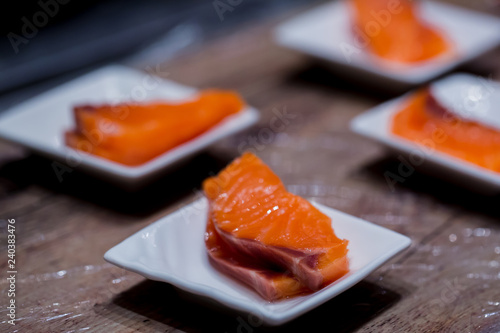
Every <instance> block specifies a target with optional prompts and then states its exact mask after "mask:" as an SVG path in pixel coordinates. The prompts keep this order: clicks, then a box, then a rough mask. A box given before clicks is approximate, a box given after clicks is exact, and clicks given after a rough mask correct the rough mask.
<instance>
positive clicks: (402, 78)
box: [273, 0, 500, 85]
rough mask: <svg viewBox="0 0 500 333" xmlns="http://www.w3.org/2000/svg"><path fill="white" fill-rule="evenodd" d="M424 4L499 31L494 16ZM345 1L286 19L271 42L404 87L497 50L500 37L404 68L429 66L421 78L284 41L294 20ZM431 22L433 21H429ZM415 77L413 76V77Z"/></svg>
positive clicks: (339, 7)
mask: <svg viewBox="0 0 500 333" xmlns="http://www.w3.org/2000/svg"><path fill="white" fill-rule="evenodd" d="M424 5H426V6H430V7H431V8H439V10H451V11H455V12H461V13H462V14H466V15H468V16H470V17H475V18H477V19H483V20H488V21H489V22H491V24H495V23H496V25H498V27H499V28H500V19H499V18H498V17H496V16H494V15H491V14H487V13H483V12H479V11H473V10H469V9H467V8H465V7H461V6H457V5H453V4H450V3H442V2H435V1H425V3H424ZM345 6H346V1H345V0H340V1H329V2H326V3H324V4H320V5H317V6H314V7H313V8H310V9H307V10H305V11H303V12H301V13H299V14H297V15H295V16H294V17H291V18H288V19H286V20H285V21H283V22H281V23H279V24H278V25H277V26H276V27H275V28H274V31H273V35H274V39H275V41H276V42H277V43H278V44H279V45H281V46H283V47H286V48H289V49H292V50H295V51H298V52H300V53H303V54H307V55H309V56H312V57H315V58H317V59H321V60H323V61H327V62H328V63H332V64H337V65H342V66H345V67H349V68H351V69H352V70H361V71H364V72H366V73H369V74H371V75H376V76H379V77H383V78H385V79H388V80H392V81H395V82H399V83H404V84H410V85H417V84H421V83H424V82H426V81H429V80H431V79H432V78H435V77H437V76H440V75H442V74H444V73H446V72H448V71H449V70H451V69H453V68H455V67H457V66H460V65H462V64H464V63H466V62H468V61H471V60H472V59H474V58H476V57H478V56H480V55H481V54H484V53H486V52H489V51H491V50H492V49H494V48H495V47H497V46H498V45H499V44H500V35H499V36H498V37H497V38H496V39H493V38H491V41H490V42H489V43H483V44H482V45H481V47H475V48H469V49H468V50H467V53H466V54H458V55H457V54H456V53H455V55H454V56H453V54H451V55H448V56H447V59H446V61H442V62H436V59H430V60H428V61H425V62H424V63H423V64H421V65H419V66H418V67H414V66H408V67H407V70H416V69H418V68H420V67H421V66H433V67H432V68H429V69H426V72H427V73H425V75H422V74H420V75H419V74H418V73H417V74H414V73H412V74H410V75H409V74H405V73H402V74H399V71H395V70H393V69H377V68H378V66H377V63H371V65H370V66H362V65H361V64H360V63H349V62H347V61H345V59H343V58H342V57H338V56H336V55H334V54H329V55H325V52H324V51H321V50H320V48H317V50H316V51H314V50H312V48H307V47H303V46H298V45H297V44H298V43H294V42H290V41H288V40H287V38H286V37H285V35H286V33H287V32H286V30H287V28H288V25H291V24H292V23H294V21H298V20H300V19H302V18H303V17H305V16H308V15H311V14H312V13H314V12H316V11H317V12H322V11H323V10H322V9H324V8H329V9H334V10H335V9H336V10H346V8H345ZM432 23H434V22H432ZM435 24H436V26H437V27H438V28H439V23H435ZM379 60H380V61H383V59H379ZM413 75H417V76H415V77H414V76H413Z"/></svg>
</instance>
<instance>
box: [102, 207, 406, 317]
mask: <svg viewBox="0 0 500 333" xmlns="http://www.w3.org/2000/svg"><path fill="white" fill-rule="evenodd" d="M315 206H316V207H318V209H320V210H321V211H322V212H323V213H325V214H326V215H328V216H329V217H331V219H332V221H333V222H332V225H333V228H334V229H335V232H336V234H337V235H338V236H339V237H341V238H345V239H348V240H349V247H348V248H349V259H350V269H351V271H350V272H349V273H348V274H347V275H346V276H344V277H343V278H341V279H340V280H338V281H336V282H334V283H333V284H331V285H329V286H327V287H325V288H324V289H322V290H320V291H318V292H316V293H314V294H311V295H307V296H300V297H296V298H292V299H288V300H282V301H277V302H274V303H271V302H267V301H265V300H264V299H262V298H261V297H260V296H259V295H258V294H256V293H255V292H254V291H253V290H251V289H250V288H248V287H246V286H245V285H242V284H240V283H239V282H237V281H236V280H234V279H232V278H231V277H228V276H226V275H224V274H223V273H220V272H219V271H218V270H217V269H215V268H214V267H213V266H212V265H211V264H210V262H209V259H208V256H207V253H206V249H205V243H204V233H205V227H206V221H207V209H208V203H207V200H206V199H205V198H202V199H199V200H198V201H195V202H194V203H192V204H190V205H188V206H186V207H184V208H182V209H180V210H178V211H176V212H174V213H172V214H170V215H168V216H165V217H163V218H161V219H159V220H158V221H156V222H154V223H153V224H151V225H149V226H148V227H146V228H144V229H143V230H141V231H139V232H138V233H136V234H134V235H132V236H131V237H129V238H127V239H126V240H124V241H123V242H121V243H120V244H118V245H116V246H115V247H113V248H112V249H111V250H109V251H108V252H106V254H105V255H104V259H106V260H107V261H109V262H111V263H113V264H115V265H117V266H120V267H123V268H125V269H128V270H131V271H133V272H136V273H139V274H141V275H143V276H145V277H147V278H149V279H152V280H157V281H164V282H167V283H170V284H172V285H174V286H176V287H178V288H180V289H182V290H184V291H187V292H190V293H192V294H195V295H200V296H204V297H208V298H210V299H213V300H215V301H217V302H218V303H221V304H223V305H225V306H227V307H229V308H231V309H233V310H236V311H240V312H246V313H252V314H254V315H256V316H259V318H261V319H262V321H263V322H264V323H266V324H267V325H280V324H283V323H285V322H287V321H290V320H292V319H294V318H296V317H298V316H300V315H302V314H304V313H306V312H307V311H309V310H311V309H313V308H315V307H317V306H319V305H321V304H322V303H325V302H326V301H328V300H329V299H331V298H332V297H335V296H336V295H338V294H340V293H341V292H343V291H344V290H346V289H348V288H350V287H351V286H353V285H354V284H356V283H357V282H359V281H361V280H362V279H363V278H364V277H366V276H367V275H368V274H370V273H371V272H373V271H374V270H375V269H377V268H378V267H379V266H380V265H382V264H383V263H384V262H386V261H387V260H389V259H390V258H392V257H393V256H394V255H396V254H397V253H399V252H400V251H402V250H404V249H405V248H407V247H408V246H409V245H410V243H411V241H410V239H409V238H408V237H406V236H403V235H400V234H398V233H396V232H394V231H391V230H388V229H385V228H382V227H380V226H378V225H375V224H372V223H369V222H366V221H363V220H361V219H359V218H356V217H354V216H351V215H347V214H345V213H342V212H339V211H337V210H335V209H332V208H329V207H325V206H323V205H320V204H317V203H316V204H315Z"/></svg>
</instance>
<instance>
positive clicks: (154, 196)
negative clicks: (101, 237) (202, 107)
mask: <svg viewBox="0 0 500 333" xmlns="http://www.w3.org/2000/svg"><path fill="white" fill-rule="evenodd" d="M231 158H232V156H231V157H228V158H225V157H220V156H215V155H213V154H210V153H202V154H199V155H197V156H195V157H193V158H192V159H190V160H188V161H186V162H184V163H183V164H181V165H179V166H178V167H176V168H175V169H173V170H172V171H171V172H168V173H167V174H165V175H163V176H162V177H160V178H158V179H157V180H156V181H153V182H152V183H151V184H149V185H147V186H145V187H143V188H140V189H138V190H136V191H127V190H125V189H123V188H120V187H117V186H115V185H113V184H111V183H107V182H105V181H102V180H99V179H98V178H94V177H92V176H91V175H88V174H86V173H83V172H79V171H78V170H73V171H72V172H71V173H67V174H65V175H64V176H65V177H64V178H63V181H62V182H60V181H59V180H58V178H57V176H56V174H55V172H54V170H53V168H52V166H51V163H52V160H50V159H46V158H43V157H40V156H38V155H29V156H28V157H26V158H23V159H18V160H15V161H11V162H7V163H5V164H3V165H2V166H1V167H0V181H1V182H2V183H6V184H7V187H8V188H9V189H12V191H16V190H20V189H23V188H25V187H27V186H30V185H33V184H34V185H39V186H42V187H44V188H46V189H48V190H50V191H52V192H56V193H62V194H67V195H70V196H73V197H76V198H78V199H80V200H84V201H89V202H91V203H94V204H96V205H99V206H102V207H104V208H107V209H111V210H115V211H118V212H120V213H124V214H131V215H137V216H143V215H148V214H150V213H153V212H154V211H156V210H157V209H161V208H164V207H165V206H166V205H168V204H172V203H174V202H176V201H177V200H179V199H182V198H183V197H185V196H188V195H192V194H193V191H195V190H196V189H198V188H199V187H200V184H201V182H202V181H203V180H204V179H205V178H206V177H208V176H210V175H212V174H215V173H217V172H218V171H219V170H221V169H222V168H223V167H225V166H226V164H227V163H228V162H229V161H230V160H231Z"/></svg>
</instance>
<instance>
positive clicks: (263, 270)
mask: <svg viewBox="0 0 500 333" xmlns="http://www.w3.org/2000/svg"><path fill="white" fill-rule="evenodd" d="M205 245H206V247H207V251H208V254H209V258H210V260H211V262H212V263H213V264H214V265H215V266H216V267H217V268H218V269H219V270H220V271H221V272H223V273H225V274H227V275H230V276H232V277H233V278H236V279H238V280H240V281H241V282H243V283H245V284H246V285H248V286H250V287H252V288H253V289H254V290H255V291H256V292H257V293H258V294H259V295H261V296H262V297H263V298H265V299H266V300H268V301H275V300H279V299H282V298H286V297H291V296H295V295H299V294H304V293H307V292H309V291H310V290H309V289H308V288H306V287H305V286H303V285H302V284H301V283H300V282H299V281H298V280H297V279H296V278H294V277H293V275H291V274H290V273H285V272H283V271H279V270H276V269H275V268H273V267H268V266H263V265H258V264H256V263H255V262H254V261H253V260H252V259H251V258H250V259H249V258H247V257H245V256H243V255H241V254H239V253H237V252H235V251H233V250H232V249H231V248H229V246H228V245H227V244H226V243H225V242H224V241H223V240H222V238H221V237H220V236H219V234H218V233H217V230H215V226H214V224H213V222H212V221H211V220H209V221H208V224H207V231H206V233H205Z"/></svg>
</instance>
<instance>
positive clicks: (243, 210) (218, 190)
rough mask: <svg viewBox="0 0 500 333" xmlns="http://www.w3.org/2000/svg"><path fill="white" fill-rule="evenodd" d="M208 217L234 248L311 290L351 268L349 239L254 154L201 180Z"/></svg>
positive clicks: (340, 275)
mask: <svg viewBox="0 0 500 333" xmlns="http://www.w3.org/2000/svg"><path fill="white" fill-rule="evenodd" d="M203 189H204V191H205V195H206V196H207V198H208V200H209V203H210V217H209V218H210V220H211V221H213V223H214V228H215V230H216V231H217V233H218V234H219V235H220V237H221V239H222V240H223V241H224V242H225V243H226V244H227V245H228V246H229V247H230V248H231V249H232V250H233V251H234V252H237V253H240V254H243V255H245V256H247V257H249V258H252V259H253V260H254V261H255V262H256V263H258V264H259V265H275V266H277V267H280V268H281V269H283V270H286V271H287V272H290V273H291V274H293V276H294V277H295V278H296V279H298V280H299V281H300V283H301V284H303V285H304V286H306V287H307V288H309V289H311V290H318V289H320V288H322V287H324V286H326V285H327V284H329V283H331V282H333V281H335V280H337V279H338V278H340V277H342V276H343V275H345V274H346V273H347V272H348V271H349V263H348V258H347V244H348V242H347V241H346V240H341V239H339V238H338V237H337V236H336V235H335V233H334V231H333V229H332V226H331V220H330V218H329V217H328V216H326V215H324V214H323V213H321V212H320V211H319V210H318V209H316V208H315V207H314V206H313V205H311V204H310V203H309V202H308V201H307V200H305V199H303V198H301V197H299V196H296V195H294V194H292V193H289V192H288V191H287V190H286V188H285V186H284V185H283V183H282V182H281V181H280V179H279V178H278V176H276V175H275V174H274V173H273V172H272V171H271V169H270V168H269V167H268V166H267V165H265V164H264V163H263V162H262V161H261V160H260V159H259V158H257V157H256V156H255V155H253V154H251V153H245V154H244V155H243V156H242V157H240V158H238V159H236V160H235V161H233V162H232V163H231V164H230V165H229V166H228V167H227V168H226V169H224V170H223V171H221V172H220V173H219V175H217V176H216V177H212V178H209V179H207V180H205V182H204V183H203Z"/></svg>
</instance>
